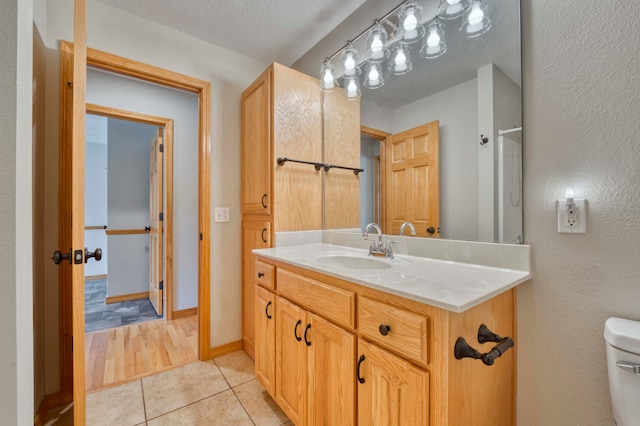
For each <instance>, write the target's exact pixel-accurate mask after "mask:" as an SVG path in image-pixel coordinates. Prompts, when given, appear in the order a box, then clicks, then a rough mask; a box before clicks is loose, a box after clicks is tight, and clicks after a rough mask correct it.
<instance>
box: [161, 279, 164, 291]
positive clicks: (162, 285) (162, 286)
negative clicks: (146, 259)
mask: <svg viewBox="0 0 640 426" xmlns="http://www.w3.org/2000/svg"><path fill="white" fill-rule="evenodd" d="M160 290H164V281H160Z"/></svg>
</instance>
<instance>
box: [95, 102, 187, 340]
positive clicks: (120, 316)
mask: <svg viewBox="0 0 640 426" xmlns="http://www.w3.org/2000/svg"><path fill="white" fill-rule="evenodd" d="M172 161H173V120H171V119H167V118H163V117H157V116H151V115H146V114H139V113H133V112H129V111H123V110H119V109H115V108H109V107H103V106H97V105H91V104H90V105H87V115H86V149H85V166H86V170H87V172H86V177H85V218H86V223H85V245H87V246H88V247H100V248H102V260H101V261H100V262H92V263H87V264H86V265H85V332H87V333H89V332H93V331H98V330H104V329H109V328H113V327H118V326H123V325H128V324H134V323H139V322H143V321H149V320H153V319H158V318H163V315H164V314H165V311H166V307H167V306H168V307H169V308H171V307H172V306H173V302H172V294H173V293H172V289H173V286H172V283H173V271H172V268H171V266H172V265H171V262H170V261H171V259H172V258H173V253H172V248H173V244H172V240H173V212H172V209H173V204H172V203H171V202H169V203H165V202H164V200H165V199H167V195H168V196H169V197H171V198H172V194H173V177H172V168H169V167H167V164H171V163H172ZM165 172H167V173H166V176H165ZM165 217H166V220H164V219H165ZM161 219H162V220H161ZM109 249H111V250H109ZM110 252H111V256H110V255H109V253H110ZM163 308H164V309H163ZM192 311H193V314H195V312H196V309H195V308H194V309H193V310H192Z"/></svg>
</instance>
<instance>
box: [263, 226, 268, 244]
mask: <svg viewBox="0 0 640 426" xmlns="http://www.w3.org/2000/svg"><path fill="white" fill-rule="evenodd" d="M266 232H267V228H262V242H263V243H266V242H267V237H265V236H264V234H265V233H266Z"/></svg>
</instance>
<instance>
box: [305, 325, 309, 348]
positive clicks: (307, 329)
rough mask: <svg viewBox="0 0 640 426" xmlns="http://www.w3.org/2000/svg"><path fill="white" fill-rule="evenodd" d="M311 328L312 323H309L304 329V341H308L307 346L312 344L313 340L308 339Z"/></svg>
mask: <svg viewBox="0 0 640 426" xmlns="http://www.w3.org/2000/svg"><path fill="white" fill-rule="evenodd" d="M310 329H311V324H307V327H306V328H305V329H304V343H306V344H307V346H311V342H310V341H309V340H307V333H308V332H309V330H310Z"/></svg>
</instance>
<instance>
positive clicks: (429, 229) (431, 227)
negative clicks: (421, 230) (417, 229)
mask: <svg viewBox="0 0 640 426" xmlns="http://www.w3.org/2000/svg"><path fill="white" fill-rule="evenodd" d="M427 232H428V233H430V234H432V235H433V234H435V232H436V228H434V227H433V226H430V227H428V228H427Z"/></svg>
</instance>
